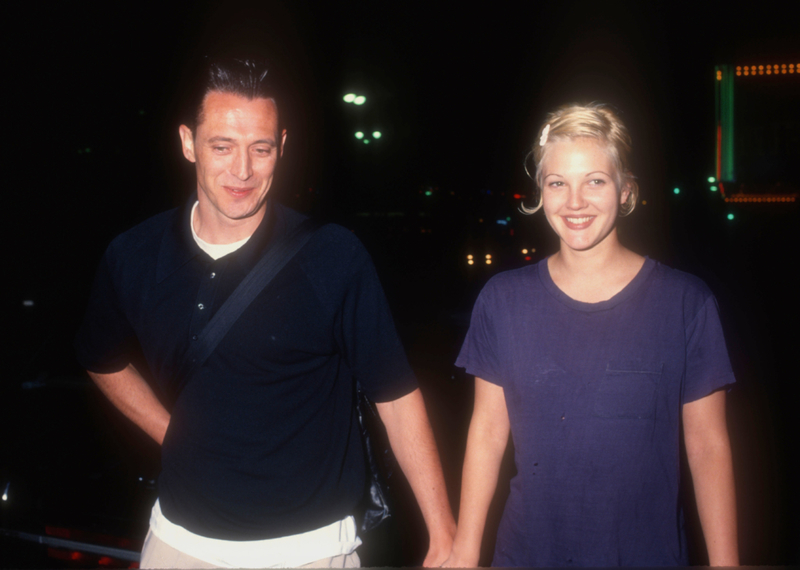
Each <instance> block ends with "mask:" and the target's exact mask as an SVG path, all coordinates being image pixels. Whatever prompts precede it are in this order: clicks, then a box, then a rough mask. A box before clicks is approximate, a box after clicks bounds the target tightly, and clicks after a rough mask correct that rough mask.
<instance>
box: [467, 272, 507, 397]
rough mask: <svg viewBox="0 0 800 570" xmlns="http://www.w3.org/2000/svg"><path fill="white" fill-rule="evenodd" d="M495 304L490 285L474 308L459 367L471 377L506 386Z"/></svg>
mask: <svg viewBox="0 0 800 570" xmlns="http://www.w3.org/2000/svg"><path fill="white" fill-rule="evenodd" d="M492 305H493V303H492V295H491V289H490V288H489V286H488V285H487V287H486V288H484V290H483V291H482V292H481V294H480V296H479V297H478V300H477V301H476V302H475V307H474V308H473V309H472V318H471V319H470V323H469V330H468V331H467V336H466V338H465V339H464V344H463V345H462V346H461V352H460V353H459V355H458V358H457V359H456V366H460V367H462V368H465V369H466V371H467V373H468V374H472V375H473V376H477V377H478V378H483V379H484V380H488V381H489V382H492V383H493V384H498V385H501V386H502V382H501V379H502V378H503V377H504V374H503V373H502V370H501V367H500V361H501V359H500V356H499V354H498V352H499V350H498V348H499V346H498V337H497V323H496V318H497V317H498V315H497V311H496V309H494V310H493V309H492Z"/></svg>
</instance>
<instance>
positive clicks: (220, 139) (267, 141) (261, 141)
mask: <svg viewBox="0 0 800 570" xmlns="http://www.w3.org/2000/svg"><path fill="white" fill-rule="evenodd" d="M207 142H209V143H211V144H214V143H219V142H236V139H233V138H231V137H223V136H216V137H211V138H210V139H208V141H207ZM251 144H269V145H272V146H275V139H259V140H257V141H254V142H253V143H251Z"/></svg>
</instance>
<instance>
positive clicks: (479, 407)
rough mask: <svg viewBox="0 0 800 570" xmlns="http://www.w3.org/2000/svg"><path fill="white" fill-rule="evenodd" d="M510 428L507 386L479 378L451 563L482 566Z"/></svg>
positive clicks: (465, 459) (468, 439)
mask: <svg viewBox="0 0 800 570" xmlns="http://www.w3.org/2000/svg"><path fill="white" fill-rule="evenodd" d="M510 431H511V426H510V423H509V420H508V408H507V407H506V398H505V393H504V391H503V388H501V387H500V386H497V385H496V384H492V383H491V382H487V381H486V380H483V379H481V378H475V407H474V411H473V412H472V421H470V424H469V434H468V435H467V453H466V456H465V457H464V472H463V475H462V478H461V508H460V509H459V513H458V532H456V538H455V540H454V541H453V552H452V554H451V555H450V558H448V559H447V561H446V562H445V563H444V565H445V566H447V567H450V568H475V567H477V566H478V562H479V561H480V556H481V542H482V541H483V531H484V528H485V527H486V517H487V515H488V514H489V507H490V505H491V503H492V498H493V497H494V494H495V491H496V490H497V480H498V477H499V475H500V464H501V463H502V461H503V454H504V453H505V451H506V446H507V445H508V436H509V433H510Z"/></svg>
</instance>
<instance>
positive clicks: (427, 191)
mask: <svg viewBox="0 0 800 570" xmlns="http://www.w3.org/2000/svg"><path fill="white" fill-rule="evenodd" d="M432 194H433V192H431V191H430V190H426V191H425V195H426V196H430V195H432Z"/></svg>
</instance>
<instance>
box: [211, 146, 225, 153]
mask: <svg viewBox="0 0 800 570" xmlns="http://www.w3.org/2000/svg"><path fill="white" fill-rule="evenodd" d="M226 150H228V147H227V146H215V147H214V151H215V152H225V151H226Z"/></svg>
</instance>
